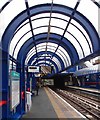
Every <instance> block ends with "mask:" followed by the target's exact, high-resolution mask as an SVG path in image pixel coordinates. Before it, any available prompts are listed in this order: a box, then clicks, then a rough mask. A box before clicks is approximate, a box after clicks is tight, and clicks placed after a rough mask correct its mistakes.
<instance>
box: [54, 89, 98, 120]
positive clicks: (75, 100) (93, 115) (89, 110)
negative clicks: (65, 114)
mask: <svg viewBox="0 0 100 120" xmlns="http://www.w3.org/2000/svg"><path fill="white" fill-rule="evenodd" d="M55 92H56V93H58V94H59V95H60V96H61V97H62V98H63V99H64V100H66V101H67V102H68V103H70V104H71V105H72V106H73V107H75V108H76V109H77V110H78V111H79V112H80V113H82V114H83V115H84V116H85V117H86V118H87V119H89V120H100V105H99V104H98V102H97V101H95V100H90V99H87V98H85V97H83V96H80V95H76V94H73V93H70V92H68V91H64V90H59V89H56V90H55Z"/></svg>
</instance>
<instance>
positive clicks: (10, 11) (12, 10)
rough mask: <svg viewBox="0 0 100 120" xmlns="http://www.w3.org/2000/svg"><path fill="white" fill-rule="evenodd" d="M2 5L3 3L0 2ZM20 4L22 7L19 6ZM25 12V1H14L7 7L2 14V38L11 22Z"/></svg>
mask: <svg viewBox="0 0 100 120" xmlns="http://www.w3.org/2000/svg"><path fill="white" fill-rule="evenodd" d="M0 4H1V2H0ZM19 4H20V5H19ZM23 10H25V3H24V0H20V3H19V0H13V1H11V2H10V4H8V5H7V6H6V8H5V9H4V10H3V11H2V12H1V14H0V21H2V22H1V23H0V24H1V25H0V37H1V36H2V35H3V33H4V31H5V29H6V27H7V26H8V24H9V23H10V22H11V20H12V19H13V18H14V17H15V16H17V15H18V14H19V13H20V12H22V11H23Z"/></svg>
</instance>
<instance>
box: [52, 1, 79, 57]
mask: <svg viewBox="0 0 100 120" xmlns="http://www.w3.org/2000/svg"><path fill="white" fill-rule="evenodd" d="M79 3H80V0H78V1H77V3H76V5H75V7H74V9H73V12H72V14H71V15H70V19H69V21H68V23H67V26H66V28H65V30H64V32H63V35H62V36H61V41H62V39H63V38H64V35H65V33H66V31H67V29H68V27H69V24H70V23H71V20H72V19H73V17H74V14H75V12H76V10H77V8H78V6H79ZM60 44H61V43H60V42H59V44H58V46H57V48H56V50H55V52H54V54H55V53H56V52H57V50H58V48H59V46H60ZM54 54H53V55H52V58H53V57H54ZM52 58H51V59H52Z"/></svg>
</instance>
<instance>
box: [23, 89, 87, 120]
mask: <svg viewBox="0 0 100 120" xmlns="http://www.w3.org/2000/svg"><path fill="white" fill-rule="evenodd" d="M26 118H56V119H57V120H59V119H60V118H77V119H82V118H83V119H86V118H85V116H83V115H82V114H81V113H80V112H78V111H77V110H76V109H75V108H73V107H72V106H71V105H70V104H68V103H67V102H66V101H65V100H63V99H62V98H61V97H60V96H59V95H58V94H56V93H55V92H54V91H52V90H51V89H49V88H48V87H44V88H40V90H39V95H38V96H36V95H34V96H33V97H32V107H31V110H30V111H29V112H28V113H27V114H25V115H24V116H23V117H22V120H24V119H26Z"/></svg>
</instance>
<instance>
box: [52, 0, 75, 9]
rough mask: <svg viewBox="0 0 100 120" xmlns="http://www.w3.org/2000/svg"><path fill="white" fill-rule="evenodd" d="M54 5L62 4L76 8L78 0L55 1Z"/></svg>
mask: <svg viewBox="0 0 100 120" xmlns="http://www.w3.org/2000/svg"><path fill="white" fill-rule="evenodd" d="M54 3H57V4H62V5H66V6H69V7H71V8H74V7H75V5H76V3H77V0H54Z"/></svg>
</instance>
